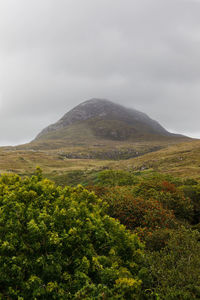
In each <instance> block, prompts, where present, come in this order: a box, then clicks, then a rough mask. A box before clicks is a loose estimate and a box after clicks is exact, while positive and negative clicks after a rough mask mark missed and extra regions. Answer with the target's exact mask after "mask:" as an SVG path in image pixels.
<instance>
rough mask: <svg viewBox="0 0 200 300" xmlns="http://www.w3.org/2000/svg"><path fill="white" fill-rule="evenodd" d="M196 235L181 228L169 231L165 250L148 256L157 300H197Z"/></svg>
mask: <svg viewBox="0 0 200 300" xmlns="http://www.w3.org/2000/svg"><path fill="white" fill-rule="evenodd" d="M199 238H200V234H199V233H198V232H197V231H192V230H188V229H185V228H184V227H182V228H181V229H179V230H176V231H171V232H170V238H169V241H168V243H167V246H166V247H165V248H163V249H162V250H161V251H159V252H158V251H157V252H152V253H150V254H149V263H150V268H151V274H152V275H153V276H154V280H155V281H154V286H155V290H156V292H157V293H158V294H159V295H160V299H164V300H166V299H169V300H173V299H174V300H176V299H185V300H191V299H200V242H199Z"/></svg>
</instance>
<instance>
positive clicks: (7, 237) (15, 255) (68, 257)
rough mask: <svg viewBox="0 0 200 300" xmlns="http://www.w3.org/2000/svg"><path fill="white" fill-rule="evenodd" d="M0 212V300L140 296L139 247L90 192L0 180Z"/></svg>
mask: <svg viewBox="0 0 200 300" xmlns="http://www.w3.org/2000/svg"><path fill="white" fill-rule="evenodd" d="M0 211H1V213H0V298H1V299H144V297H145V296H144V293H143V291H144V289H145V284H147V283H148V277H147V275H146V270H145V268H144V253H143V246H142V244H141V243H140V241H139V240H138V238H137V237H136V235H134V234H130V233H129V232H128V231H127V230H126V229H125V227H124V226H123V225H120V224H119V222H118V221H115V220H114V219H112V218H111V217H109V216H108V215H106V214H105V213H104V205H103V203H102V202H101V201H100V200H99V199H98V198H97V197H96V196H95V195H94V194H93V193H89V192H88V191H87V190H85V189H84V188H83V187H81V186H78V187H77V188H71V187H65V188H64V189H62V188H61V187H56V186H55V185H54V184H53V183H52V182H51V181H49V180H47V179H41V174H40V172H39V171H38V174H37V175H35V176H32V177H31V178H25V179H21V178H20V177H19V176H17V175H2V176H1V178H0ZM148 299H149V298H148Z"/></svg>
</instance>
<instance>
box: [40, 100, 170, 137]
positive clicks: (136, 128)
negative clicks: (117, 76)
mask: <svg viewBox="0 0 200 300" xmlns="http://www.w3.org/2000/svg"><path fill="white" fill-rule="evenodd" d="M75 124H83V125H84V126H87V127H88V128H90V129H91V130H92V131H93V133H94V135H95V136H97V137H101V138H106V139H114V140H125V139H128V138H130V137H131V136H133V135H134V136H144V135H147V134H153V135H161V136H173V134H172V133H169V132H168V131H167V130H165V129H164V128H163V127H162V126H161V125H160V124H159V123H158V122H156V121H154V120H152V119H151V118H150V117H148V116H147V115H146V114H144V113H142V112H140V111H137V110H134V109H129V108H126V107H123V106H121V105H119V104H116V103H113V102H111V101H109V100H105V99H96V98H94V99H90V100H88V101H85V102H83V103H81V104H79V105H78V106H76V107H75V108H73V109H72V110H70V111H69V112H67V113H66V114H65V115H64V116H63V117H62V118H61V119H60V120H59V121H58V122H56V123H55V124H52V125H50V126H48V127H46V128H45V129H44V130H42V132H41V133H39V135H38V136H37V137H36V140H38V139H41V138H45V136H46V135H48V134H49V133H54V136H55V134H56V132H57V131H60V130H63V129H64V128H69V127H70V126H72V125H75Z"/></svg>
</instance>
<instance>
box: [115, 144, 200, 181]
mask: <svg viewBox="0 0 200 300" xmlns="http://www.w3.org/2000/svg"><path fill="white" fill-rule="evenodd" d="M120 168H122V169H124V168H125V169H127V168H128V169H133V170H154V171H158V172H162V173H170V174H173V175H175V176H180V177H193V178H196V179H197V180H200V140H193V141H191V142H187V143H181V144H177V145H173V146H170V147H167V148H165V149H162V150H159V151H157V152H153V153H148V154H145V155H143V156H141V157H137V158H134V159H129V160H127V161H121V162H120Z"/></svg>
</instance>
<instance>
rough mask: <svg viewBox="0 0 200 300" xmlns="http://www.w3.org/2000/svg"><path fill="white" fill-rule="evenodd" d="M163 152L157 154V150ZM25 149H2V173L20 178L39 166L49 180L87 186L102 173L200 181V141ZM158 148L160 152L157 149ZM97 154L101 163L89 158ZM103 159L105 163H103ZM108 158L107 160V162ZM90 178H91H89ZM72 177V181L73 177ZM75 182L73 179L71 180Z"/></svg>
mask: <svg viewBox="0 0 200 300" xmlns="http://www.w3.org/2000/svg"><path fill="white" fill-rule="evenodd" d="M160 146H162V147H163V148H162V149H160V150H157V151H154V152H149V153H147V154H145V152H148V151H151V149H154V150H156V147H158V148H159V147H160ZM22 148H23V147H21V148H20V147H17V148H13V147H2V148H0V172H1V173H5V172H15V173H19V174H21V175H28V174H32V173H33V172H34V170H35V168H36V166H38V165H39V166H40V167H41V168H42V169H43V172H44V174H45V175H46V176H48V177H49V178H51V179H54V180H55V181H57V182H58V181H60V182H62V183H64V182H65V181H68V182H70V180H71V181H72V182H77V183H78V182H84V178H88V176H89V177H90V173H95V172H98V171H100V170H103V169H122V170H130V171H134V172H143V173H144V172H155V171H156V172H161V173H168V174H172V175H174V176H179V177H182V178H194V179H196V180H200V141H199V140H191V141H190V142H186V143H179V144H174V145H173V144H172V145H169V144H167V142H166V141H165V142H163V143H162V144H161V143H160V141H152V142H135V143H130V142H116V141H109V142H108V141H98V143H97V144H91V145H89V146H87V147H86V146H85V145H84V146H83V145H77V146H74V147H72V146H69V147H61V148H58V149H53V150H52V149H50V150H33V149H26V148H25V149H22ZM158 148H157V149H158ZM94 151H96V152H95V153H96V155H97V154H98V155H99V156H100V157H101V159H95V158H92V157H90V155H89V158H83V157H84V155H86V157H87V156H88V154H91V153H94ZM131 151H133V152H134V151H135V152H138V155H140V156H138V157H134V158H130V159H125V158H126V157H123V154H124V155H126V154H127V153H129V152H131ZM69 153H72V154H78V155H80V154H82V157H81V158H78V159H76V158H66V156H67V155H66V154H69ZM105 153H108V154H109V153H120V155H121V156H120V157H122V158H123V159H118V158H117V157H115V158H114V159H112V158H113V156H112V155H111V156H110V157H111V158H109V157H106V155H105ZM103 158H104V159H103ZM105 158H106V159H105ZM88 174H89V175H88ZM70 176H71V177H70ZM70 178H72V179H70Z"/></svg>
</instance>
